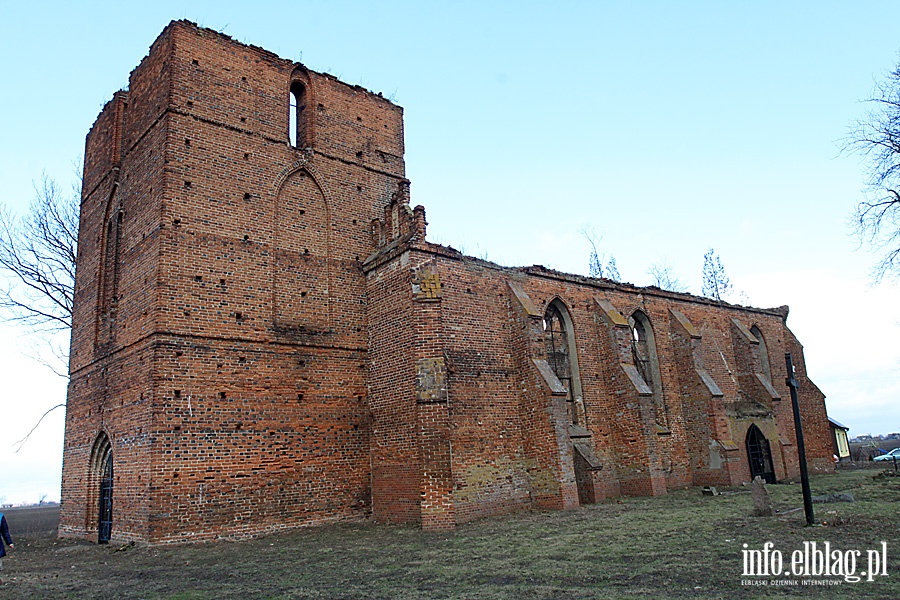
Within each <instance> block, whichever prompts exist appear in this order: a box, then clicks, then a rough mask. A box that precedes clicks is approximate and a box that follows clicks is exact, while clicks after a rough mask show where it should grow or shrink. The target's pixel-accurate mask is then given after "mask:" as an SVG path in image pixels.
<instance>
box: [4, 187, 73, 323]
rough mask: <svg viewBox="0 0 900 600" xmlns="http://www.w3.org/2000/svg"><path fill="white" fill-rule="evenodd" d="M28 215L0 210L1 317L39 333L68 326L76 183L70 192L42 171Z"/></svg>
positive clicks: (71, 283)
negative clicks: (2, 278) (15, 214)
mask: <svg viewBox="0 0 900 600" xmlns="http://www.w3.org/2000/svg"><path fill="white" fill-rule="evenodd" d="M35 192H36V197H35V199H34V201H33V202H32V203H31V207H30V209H29V211H28V213H27V214H25V215H23V216H19V217H16V216H14V215H13V214H12V213H10V211H9V210H8V209H7V208H5V207H2V208H0V270H2V271H3V272H4V273H3V274H4V275H5V280H6V281H5V282H4V283H3V285H2V287H0V316H2V317H3V318H5V319H6V320H9V321H16V322H19V323H22V324H24V325H27V326H29V327H31V328H32V329H33V330H35V331H37V332H50V333H54V332H59V331H63V330H67V329H70V328H71V327H72V296H73V292H74V288H75V257H76V255H77V252H78V210H79V199H80V197H81V193H80V187H79V186H77V185H76V186H73V188H72V190H71V193H70V194H68V195H67V194H64V193H63V192H62V191H60V189H59V186H58V185H57V183H56V182H55V181H54V180H53V179H51V178H50V177H48V176H47V175H46V174H44V175H43V176H42V177H41V181H40V183H39V184H36V185H35Z"/></svg>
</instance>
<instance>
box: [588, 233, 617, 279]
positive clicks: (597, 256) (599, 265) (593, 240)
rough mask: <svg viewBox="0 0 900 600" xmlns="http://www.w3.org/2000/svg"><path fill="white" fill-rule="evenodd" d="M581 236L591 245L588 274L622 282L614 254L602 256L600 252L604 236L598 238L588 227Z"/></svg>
mask: <svg viewBox="0 0 900 600" xmlns="http://www.w3.org/2000/svg"><path fill="white" fill-rule="evenodd" d="M581 235H583V236H584V237H585V239H587V241H588V243H589V244H590V245H591V253H590V257H589V259H588V274H589V275H590V276H591V277H605V278H606V279H610V280H612V281H622V276H621V275H619V269H618V268H617V267H616V257H615V256H613V255H612V254H605V253H603V254H601V253H600V251H599V250H598V246H599V245H600V240H602V239H603V236H598V235H597V233H596V232H595V231H594V230H593V229H591V228H589V227H588V226H587V225H585V226H584V227H582V228H581Z"/></svg>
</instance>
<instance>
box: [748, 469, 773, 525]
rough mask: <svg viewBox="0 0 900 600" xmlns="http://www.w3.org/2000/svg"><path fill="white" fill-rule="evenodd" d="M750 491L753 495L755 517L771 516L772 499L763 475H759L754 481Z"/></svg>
mask: <svg viewBox="0 0 900 600" xmlns="http://www.w3.org/2000/svg"><path fill="white" fill-rule="evenodd" d="M750 493H751V494H752V496H753V516H754V517H771V516H772V515H773V514H774V513H773V512H772V500H771V499H770V498H769V490H767V489H766V482H765V481H763V479H762V477H759V476H757V477H756V478H755V479H754V480H753V483H751V484H750Z"/></svg>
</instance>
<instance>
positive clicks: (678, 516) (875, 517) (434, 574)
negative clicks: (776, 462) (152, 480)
mask: <svg viewBox="0 0 900 600" xmlns="http://www.w3.org/2000/svg"><path fill="white" fill-rule="evenodd" d="M880 472H881V471H872V470H867V471H847V472H839V473H837V474H835V475H825V476H820V477H817V478H814V479H813V494H814V495H819V494H825V493H830V492H841V493H846V492H850V493H852V494H853V495H854V497H855V502H852V503H849V502H841V503H834V504H816V505H815V509H816V517H817V520H818V522H819V525H817V526H815V527H806V526H805V519H804V513H803V511H802V510H796V509H797V508H800V507H802V497H801V491H800V485H799V484H782V485H775V486H769V490H770V492H771V495H772V500H773V504H774V505H775V507H776V508H777V509H779V510H781V511H782V512H785V511H792V510H793V512H789V513H787V514H782V515H780V516H775V517H752V516H750V513H751V504H752V503H751V497H750V494H749V493H748V492H747V491H746V490H743V489H734V490H726V494H724V495H720V496H715V497H710V496H703V495H701V493H700V490H698V489H690V490H683V491H676V492H673V493H670V494H669V495H667V496H664V497H659V498H621V499H618V500H612V501H609V502H606V503H603V504H597V505H593V506H589V507H586V508H582V509H578V510H573V511H565V512H528V513H519V514H516V515H511V516H508V517H501V518H493V519H486V520H482V521H478V522H474V523H470V524H467V525H464V526H461V527H458V528H457V529H456V530H455V531H454V532H452V533H443V534H436V533H426V532H423V531H421V530H419V529H417V528H415V527H406V526H403V527H401V526H384V525H373V524H370V523H365V524H345V525H340V526H332V527H326V528H317V529H306V530H302V531H297V532H295V533H292V534H286V535H277V536H269V537H262V538H257V539H253V540H246V541H241V542H224V541H223V542H217V543H210V544H200V545H194V546H178V547H140V546H137V547H127V548H125V549H121V548H117V547H116V546H94V545H90V544H86V543H81V542H73V541H67V540H56V539H53V538H49V537H40V536H33V537H29V538H23V539H21V540H18V541H19V542H20V543H19V544H18V549H17V551H16V552H14V553H13V554H12V555H11V556H9V557H8V558H7V559H5V560H4V565H3V566H4V571H3V581H4V585H3V587H2V588H0V597H2V598H3V599H4V600H5V599H7V598H180V599H213V598H215V599H218V598H403V599H416V598H514V599H516V600H525V599H529V598H769V597H773V598H774V597H804V598H807V597H812V598H851V599H852V598H879V599H888V598H900V571H898V570H897V569H896V565H897V559H898V555H897V550H898V547H900V546H898V542H900V539H898V538H900V536H898V534H897V532H898V523H900V478H898V477H883V478H873V475H875V474H876V473H880ZM822 523H827V524H824V525H823V524H822ZM804 541H816V542H818V543H819V544H820V546H821V544H822V543H824V542H826V541H827V542H830V544H831V547H832V549H839V550H841V551H844V552H846V551H849V550H860V551H862V556H861V557H860V559H859V560H860V562H859V564H857V565H856V573H857V574H859V571H861V570H866V568H867V567H866V556H867V555H866V550H870V549H880V548H881V547H882V546H881V542H883V541H884V542H887V554H888V564H887V573H888V576H886V577H885V576H878V577H876V578H875V580H874V581H871V582H869V581H865V579H866V578H865V577H864V578H863V581H860V582H858V583H849V582H845V581H844V578H842V577H831V578H825V577H791V578H790V579H791V580H796V581H797V582H798V583H797V584H796V585H787V586H776V585H775V584H774V581H783V580H785V579H787V578H786V577H784V576H782V577H777V578H776V577H742V576H741V572H742V568H743V561H742V550H743V549H744V548H743V544H747V545H748V548H749V549H762V547H763V544H764V543H765V542H773V543H774V544H775V549H777V550H780V551H781V552H783V554H784V563H785V566H790V557H791V553H792V552H793V551H795V550H802V548H803V543H804ZM747 579H752V580H754V581H755V582H756V583H761V582H766V583H768V584H769V585H766V586H761V585H744V584H742V580H747ZM808 580H817V581H821V580H830V581H832V582H840V584H839V585H836V586H829V587H820V586H815V587H813V586H809V585H801V583H802V581H808Z"/></svg>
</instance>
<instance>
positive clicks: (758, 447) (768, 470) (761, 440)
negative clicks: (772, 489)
mask: <svg viewBox="0 0 900 600" xmlns="http://www.w3.org/2000/svg"><path fill="white" fill-rule="evenodd" d="M747 458H748V459H749V460H750V479H756V478H757V477H762V478H763V481H765V482H766V483H775V468H774V467H773V465H772V451H771V450H770V449H769V440H767V439H766V436H764V435H763V433H762V431H760V430H759V427H757V426H756V425H751V426H750V429H749V430H748V431H747Z"/></svg>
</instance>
